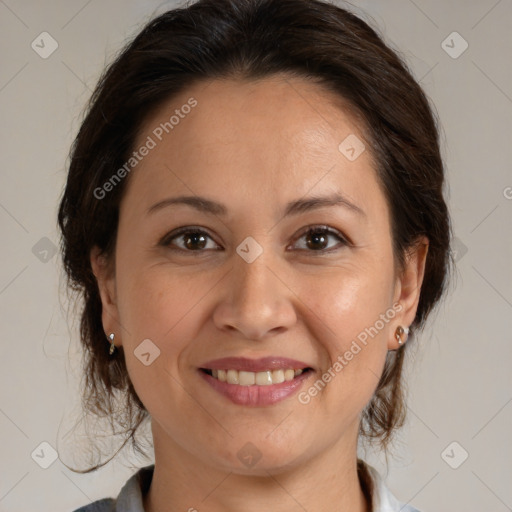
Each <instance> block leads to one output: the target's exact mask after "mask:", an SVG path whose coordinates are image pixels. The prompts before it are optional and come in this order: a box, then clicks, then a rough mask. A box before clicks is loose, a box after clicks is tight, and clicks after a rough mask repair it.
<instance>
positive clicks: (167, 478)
mask: <svg viewBox="0 0 512 512" xmlns="http://www.w3.org/2000/svg"><path fill="white" fill-rule="evenodd" d="M152 428H153V439H154V443H155V469H154V473H153V479H152V481H151V486H150V488H149V491H148V493H147V494H146V495H145V496H144V510H145V511H146V512H183V511H190V512H194V511H202V510H204V511H208V512H240V511H243V512H256V511H258V512H259V511H260V510H272V511H273V512H289V511H290V510H308V512H323V511H325V510H336V511H338V512H345V511H346V512H348V511H350V512H371V507H370V504H369V503H368V501H367V499H366V497H365V494H364V492H363V489H362V488H361V484H360V481H359V476H358V471H357V449H356V445H357V435H356V438H355V440H354V441H355V442H354V443H351V444H352V446H351V449H350V450H348V449H347V447H346V445H345V443H342V442H340V443H339V445H336V446H332V447H330V448H329V449H328V450H326V452H324V453H321V454H318V455H317V456H316V457H314V458H308V459H307V461H305V462H304V463H302V464H297V465H295V466H293V468H291V469H284V470H283V469H280V470H279V471H277V470H276V471H275V472H274V471H270V470H269V471H265V474H264V475H258V476H253V475H241V474H237V473H233V472H230V471H226V470H224V471H223V470H222V469H221V468H216V467H213V466H207V465H205V464H204V462H203V461H202V460H198V459H197V458H195V457H194V456H193V455H191V454H190V453H189V452H186V451H184V450H183V449H182V448H181V447H180V446H178V445H176V444H174V443H172V442H171V441H170V439H169V437H166V436H165V433H164V432H163V431H162V430H161V429H160V427H159V426H158V425H156V424H155V423H153V426H152ZM161 441H162V442H161Z"/></svg>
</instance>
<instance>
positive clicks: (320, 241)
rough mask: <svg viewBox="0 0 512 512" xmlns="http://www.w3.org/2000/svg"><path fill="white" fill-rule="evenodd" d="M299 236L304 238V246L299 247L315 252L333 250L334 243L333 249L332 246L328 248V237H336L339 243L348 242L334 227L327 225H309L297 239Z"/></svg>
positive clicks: (345, 243) (346, 243) (344, 243)
mask: <svg viewBox="0 0 512 512" xmlns="http://www.w3.org/2000/svg"><path fill="white" fill-rule="evenodd" d="M301 238H306V244H305V247H302V248H301V249H304V250H308V249H309V250H310V251H315V252H333V251H335V250H336V245H335V246H334V247H335V248H334V249H333V248H332V246H331V247H330V248H328V247H329V238H336V239H338V241H339V243H340V244H341V245H349V243H348V242H347V240H345V238H344V237H343V236H342V235H341V233H339V232H338V231H336V230H334V229H331V228H328V227H327V226H309V227H308V229H307V231H306V232H305V233H303V234H302V235H301V236H300V237H299V240H300V239H301ZM338 245H339V244H338Z"/></svg>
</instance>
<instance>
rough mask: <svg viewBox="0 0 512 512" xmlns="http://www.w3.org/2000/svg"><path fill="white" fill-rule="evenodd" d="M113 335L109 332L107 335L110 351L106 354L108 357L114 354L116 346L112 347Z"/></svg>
mask: <svg viewBox="0 0 512 512" xmlns="http://www.w3.org/2000/svg"><path fill="white" fill-rule="evenodd" d="M114 337H115V335H114V333H113V332H111V333H110V334H109V335H108V338H109V339H110V350H109V351H108V353H109V354H110V355H112V354H113V353H114V350H115V349H116V346H115V345H114Z"/></svg>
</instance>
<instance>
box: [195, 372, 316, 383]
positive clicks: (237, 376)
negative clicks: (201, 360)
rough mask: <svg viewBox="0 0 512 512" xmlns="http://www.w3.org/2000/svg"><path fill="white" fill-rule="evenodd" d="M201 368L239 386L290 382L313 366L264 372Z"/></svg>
mask: <svg viewBox="0 0 512 512" xmlns="http://www.w3.org/2000/svg"><path fill="white" fill-rule="evenodd" d="M200 370H201V371H202V372H204V373H206V374H208V375H210V376H211V377H213V378H214V379H217V380H219V381H220V382H227V383H228V384H234V385H238V386H271V385H272V384H281V383H283V382H290V381H292V380H293V379H295V378H296V377H298V376H299V375H302V374H303V373H306V372H309V371H311V370H312V369H311V368H299V369H294V368H286V369H277V370H267V371H263V372H248V371H244V370H232V369H228V370H216V369H208V368H200Z"/></svg>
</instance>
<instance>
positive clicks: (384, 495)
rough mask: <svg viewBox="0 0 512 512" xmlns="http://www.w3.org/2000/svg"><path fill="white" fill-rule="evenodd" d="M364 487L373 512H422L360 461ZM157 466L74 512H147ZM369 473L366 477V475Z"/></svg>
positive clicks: (140, 472) (141, 471)
mask: <svg viewBox="0 0 512 512" xmlns="http://www.w3.org/2000/svg"><path fill="white" fill-rule="evenodd" d="M359 465H360V468H361V469H362V473H361V474H362V483H363V486H364V488H365V491H366V492H367V493H368V494H370V495H371V496H372V512H419V510H418V509H416V508H414V507H412V506H411V505H404V504H403V503H401V502H399V501H398V500H397V499H396V498H395V496H393V494H391V491H390V490H389V489H388V488H387V487H386V485H385V484H384V481H383V479H382V478H381V476H380V475H379V473H378V472H377V470H376V469H375V468H373V467H372V466H370V465H369V464H367V463H366V462H363V461H361V460H359ZM154 469H155V465H154V464H153V465H151V466H146V467H144V468H141V469H139V471H137V473H135V474H134V475H133V476H132V477H130V478H129V479H128V480H127V482H126V483H125V484H124V486H123V488H122V489H121V491H120V492H119V495H118V496H117V498H116V499H114V498H104V499H101V500H98V501H95V502H94V503H90V504H89V505H85V506H83V507H80V508H79V509H77V510H75V511H74V512H144V508H143V507H142V497H143V496H144V495H145V494H146V493H147V492H148V490H149V486H150V484H151V479H152V478H153V470H154ZM365 472H366V473H365Z"/></svg>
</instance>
